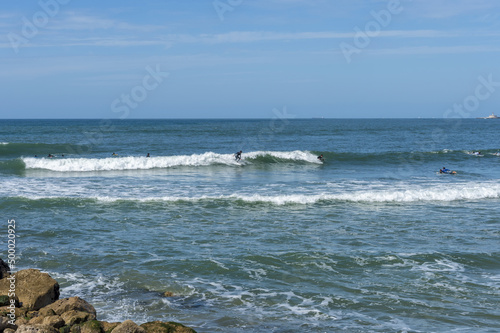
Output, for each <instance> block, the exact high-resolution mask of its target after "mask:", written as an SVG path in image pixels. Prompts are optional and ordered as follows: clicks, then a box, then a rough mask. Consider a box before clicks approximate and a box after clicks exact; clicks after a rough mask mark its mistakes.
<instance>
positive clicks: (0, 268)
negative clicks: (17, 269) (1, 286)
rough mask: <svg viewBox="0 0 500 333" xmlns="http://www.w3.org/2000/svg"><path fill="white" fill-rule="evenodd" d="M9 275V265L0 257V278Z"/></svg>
mask: <svg viewBox="0 0 500 333" xmlns="http://www.w3.org/2000/svg"><path fill="white" fill-rule="evenodd" d="M9 275H10V267H9V265H7V263H6V262H5V261H3V260H2V259H1V258H0V279H3V278H4V277H7V276H9Z"/></svg>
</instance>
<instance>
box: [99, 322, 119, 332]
mask: <svg viewBox="0 0 500 333" xmlns="http://www.w3.org/2000/svg"><path fill="white" fill-rule="evenodd" d="M120 324H121V323H108V322H106V321H101V325H102V330H103V331H104V333H110V332H111V331H112V330H114V329H115V327H116V326H118V325H120Z"/></svg>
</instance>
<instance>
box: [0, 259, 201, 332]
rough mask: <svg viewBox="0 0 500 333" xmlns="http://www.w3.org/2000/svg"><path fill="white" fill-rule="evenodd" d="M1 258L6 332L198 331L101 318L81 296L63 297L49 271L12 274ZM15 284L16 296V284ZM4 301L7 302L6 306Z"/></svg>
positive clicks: (0, 315) (1, 317) (0, 310)
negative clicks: (109, 320) (105, 320)
mask: <svg viewBox="0 0 500 333" xmlns="http://www.w3.org/2000/svg"><path fill="white" fill-rule="evenodd" d="M2 263H3V264H5V263H4V262H3V260H1V259H0V276H2V277H3V278H1V279H0V332H5V333H12V332H17V333H151V332H154V333H196V331H195V330H193V329H191V328H189V327H186V326H184V325H182V324H178V323H174V322H161V321H154V322H149V323H145V324H142V325H140V326H139V325H137V324H136V323H134V322H133V321H131V320H126V321H124V322H123V323H108V322H104V321H98V320H97V319H96V318H97V313H96V310H95V308H94V307H93V306H92V305H91V304H89V303H87V302H86V301H85V300H83V299H81V298H79V297H70V298H64V299H58V298H59V284H58V283H57V281H55V280H54V279H52V278H51V277H50V276H49V274H47V273H42V272H40V271H39V270H36V269H27V270H22V271H19V272H17V273H15V274H11V275H10V274H9V273H8V272H9V269H8V266H7V265H6V264H5V266H7V268H6V269H5V270H2V267H3V266H2ZM13 285H15V297H14V296H13V293H12V288H11V287H12V286H13ZM2 305H3V306H2Z"/></svg>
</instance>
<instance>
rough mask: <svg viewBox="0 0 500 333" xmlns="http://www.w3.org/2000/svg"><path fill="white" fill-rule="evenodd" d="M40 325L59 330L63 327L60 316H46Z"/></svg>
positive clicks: (62, 320)
mask: <svg viewBox="0 0 500 333" xmlns="http://www.w3.org/2000/svg"><path fill="white" fill-rule="evenodd" d="M42 325H49V326H52V327H54V328H57V329H59V328H61V327H63V326H64V319H62V318H61V316H48V317H45V318H43V321H42Z"/></svg>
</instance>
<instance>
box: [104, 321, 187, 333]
mask: <svg viewBox="0 0 500 333" xmlns="http://www.w3.org/2000/svg"><path fill="white" fill-rule="evenodd" d="M141 327H142V328H144V329H145V330H146V332H147V333H196V331H195V330H193V329H192V328H189V327H186V326H184V325H182V324H179V323H175V322H173V321H170V322H162V321H152V322H149V323H145V324H142V325H141ZM113 333H114V332H113Z"/></svg>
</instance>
